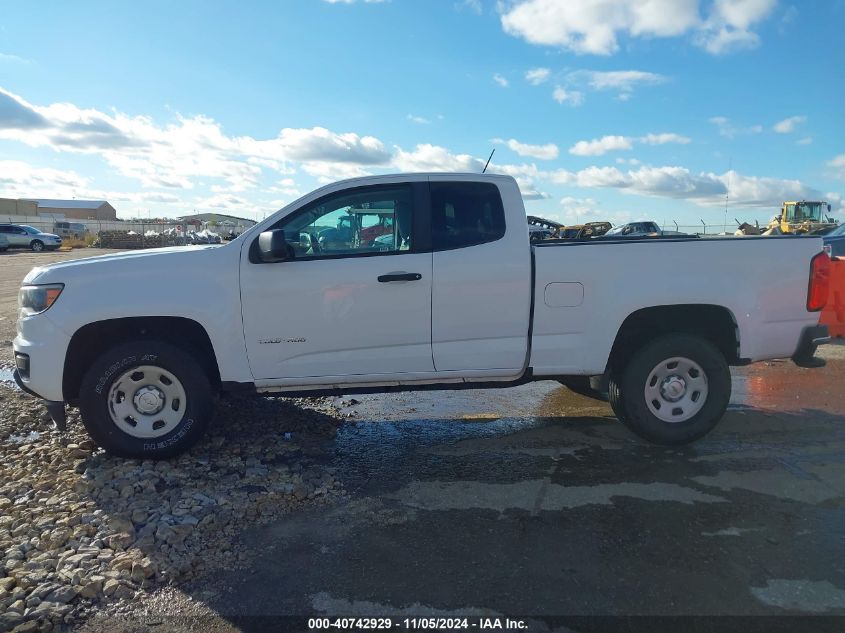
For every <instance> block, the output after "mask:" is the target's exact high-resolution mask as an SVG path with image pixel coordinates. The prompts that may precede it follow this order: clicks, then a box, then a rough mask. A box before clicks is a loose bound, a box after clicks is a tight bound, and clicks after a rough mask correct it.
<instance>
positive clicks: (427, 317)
mask: <svg viewBox="0 0 845 633" xmlns="http://www.w3.org/2000/svg"><path fill="white" fill-rule="evenodd" d="M828 271H829V263H828V258H827V256H826V255H824V254H823V253H822V240H821V239H818V238H801V237H782V238H779V237H767V238H763V237H759V238H758V237H746V238H721V239H720V238H716V239H699V238H695V237H673V238H662V237H657V238H655V237H650V238H613V237H610V238H604V237H601V238H593V239H588V240H584V241H573V240H567V241H563V240H560V241H555V240H549V241H545V242H541V243H538V244H536V245H531V244H529V239H528V227H527V223H526V215H525V209H524V207H523V203H522V197H521V195H520V192H519V188H518V186H517V184H516V182H515V181H514V180H513V179H512V178H510V177H506V176H498V175H478V174H403V175H391V176H374V177H366V178H358V179H354V180H347V181H344V182H338V183H335V184H331V185H328V186H326V187H323V188H321V189H318V190H317V191H314V192H313V193H311V194H308V195H306V196H305V197H303V198H301V199H299V200H297V201H296V202H294V203H292V204H290V205H288V206H287V207H285V208H284V209H282V210H281V211H279V212H278V213H276V214H275V215H273V216H271V217H269V218H267V219H266V220H264V221H263V222H260V223H258V224H257V225H256V226H254V227H253V228H251V229H250V230H248V231H246V232H245V233H243V234H242V235H241V236H239V237H238V238H237V239H235V240H233V241H232V242H230V243H228V244H224V245H221V246H198V247H178V248H164V249H156V250H148V251H135V252H126V253H119V254H114V255H106V256H101V257H92V258H90V259H80V260H75V261H67V262H63V263H57V264H52V265H49V266H43V267H38V268H34V269H33V270H32V271H31V272H30V273H29V274H28V275H27V276H26V278H25V279H24V281H23V286H22V288H21V291H20V305H21V308H20V314H19V320H18V334H17V337H16V338H15V340H14V352H15V360H16V367H17V369H16V372H15V375H16V378H17V381H18V384H19V385H20V386H21V388H23V389H24V390H26V391H27V392H30V393H32V394H34V395H37V396H39V397H41V398H43V399H45V400H47V401H48V402H47V406H48V410H49V411H50V412H51V415H52V416H53V419H54V421H55V422H56V424H57V425H58V426H59V427H60V428H63V425H64V422H65V406H66V404H69V405H71V406H78V407H79V408H80V410H81V414H82V420H83V423H84V424H85V426H86V428H87V430H88V432H89V434H90V435H91V437H92V438H93V439H94V440H95V441H96V442H97V443H98V444H99V445H100V446H102V447H104V448H105V449H106V450H108V451H109V452H111V453H113V454H116V455H125V456H132V457H149V458H161V457H168V456H171V455H174V454H177V453H179V452H180V451H183V450H185V449H186V448H188V447H189V446H191V445H192V444H193V443H194V442H196V441H197V440H198V438H199V437H200V436H201V435H202V433H203V430H204V429H205V427H206V425H207V424H208V422H209V420H210V418H211V417H212V413H213V408H214V400H215V395H216V394H217V393H219V392H225V391H242V392H247V391H248V392H252V393H264V394H268V393H269V394H281V395H292V394H296V395H303V394H314V395H317V394H324V393H361V392H382V391H393V390H413V389H459V388H467V387H472V388H484V387H506V386H512V385H518V384H521V383H524V382H526V381H530V380H549V379H551V380H560V381H561V382H564V384H569V385H572V386H573V388H576V389H577V388H582V389H583V387H585V385H586V382H587V380H588V377H594V378H593V381H592V384H593V386H594V387H596V388H600V386H599V385H596V384H595V383H596V382H599V383H602V382H603V383H604V386H605V389H606V391H607V393H608V397H609V399H610V402H611V405H612V406H613V410H614V412H615V413H616V415H617V417H618V418H619V419H620V420H621V421H622V422H624V423H625V424H626V425H627V426H628V427H630V428H631V429H632V430H633V431H634V432H636V433H637V434H639V435H640V436H642V437H644V438H646V439H648V440H650V441H653V442H658V443H662V444H681V443H685V442H690V441H692V440H694V439H696V438H699V437H701V436H703V435H704V434H705V433H707V432H708V431H709V430H710V429H712V428H713V427H714V426H715V424H716V423H717V422H718V421H719V419H720V418H721V417H722V415H723V413H724V411H725V408H726V407H727V404H728V400H729V398H730V394H731V375H730V371H729V366H730V365H742V364H746V363H750V362H754V361H759V360H763V359H770V358H783V357H791V358H793V359H794V360H795V361H796V362H797V363H799V364H802V365H807V366H809V365H814V364H817V363H815V362H814V361H816V359H814V358H813V354H814V352H815V348H816V345H818V344H819V343H821V342H824V341H825V340H826V338H827V333H826V329H825V328H824V327H821V326H819V325H818V321H819V310H820V309H821V308H822V307H823V305H824V302H825V300H826V297H827V283H828V281H827V279H828ZM596 377H598V378H596Z"/></svg>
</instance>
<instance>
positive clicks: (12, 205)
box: [0, 198, 38, 216]
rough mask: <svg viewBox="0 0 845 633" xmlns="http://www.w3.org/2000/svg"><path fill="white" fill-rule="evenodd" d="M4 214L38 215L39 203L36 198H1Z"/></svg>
mask: <svg viewBox="0 0 845 633" xmlns="http://www.w3.org/2000/svg"><path fill="white" fill-rule="evenodd" d="M4 215H29V216H35V215H38V203H37V202H35V201H34V200H15V199H14V198H0V216H4Z"/></svg>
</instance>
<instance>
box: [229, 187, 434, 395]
mask: <svg viewBox="0 0 845 633" xmlns="http://www.w3.org/2000/svg"><path fill="white" fill-rule="evenodd" d="M420 186H425V183H422V184H421V185H417V184H409V183H400V184H389V185H377V186H367V187H355V188H352V189H345V190H341V191H339V192H336V193H333V194H329V195H327V196H325V197H324V198H321V199H319V200H317V201H315V202H312V203H309V204H307V205H305V206H304V207H303V208H301V209H299V210H297V211H294V212H293V213H291V214H289V215H288V216H286V217H285V218H283V219H282V220H280V221H279V222H277V223H276V224H275V225H274V226H273V227H271V228H273V229H283V230H284V231H285V238H286V240H287V241H288V243H289V244H290V245H291V247H292V248H293V251H294V254H295V256H294V258H293V259H290V260H287V261H283V262H277V263H255V262H254V261H248V260H247V259H246V258H242V263H241V266H242V268H241V299H242V309H243V323H244V336H245V339H246V346H247V351H248V354H249V363H250V367H251V370H252V373H253V376H254V377H255V379H257V380H279V381H281V380H284V379H307V378H309V377H326V376H331V377H335V376H336V377H340V378H342V379H344V380H343V381H344V382H362V381H364V380H363V378H364V377H365V376H392V377H394V378H396V377H400V378H401V377H402V376H400V375H405V376H404V377H406V378H411V376H410V375H411V374H420V373H426V372H432V371H434V363H433V360H432V356H431V278H432V276H431V270H432V254H431V252H427V253H423V252H416V251H415V247H416V246H417V244H416V241H415V239H414V233H415V227H416V226H418V225H419V218H418V214H419V212H420V205H419V204H416V205H415V199H419V195H417V193H416V192H417V188H418V187H420ZM415 207H416V208H415ZM373 213H377V214H379V215H380V216H381V217H385V218H389V220H387V219H386V220H385V224H387V223H388V222H389V223H390V224H391V233H390V235H389V236H388V235H379V236H377V239H369V238H368V237H367V233H366V232H365V233H364V236H363V237H362V234H361V229H362V226H361V224H362V223H361V221H360V218H361V217H362V216H363V215H365V214H369V215H372V214H373ZM419 234H420V233H418V235H419ZM257 237H258V236H257V235H256V236H255V238H253V240H255V239H257ZM244 248H248V245H245V246H244ZM253 259H254V258H253ZM306 382H308V381H307V380H303V383H306Z"/></svg>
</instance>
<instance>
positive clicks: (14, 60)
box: [0, 53, 34, 65]
mask: <svg viewBox="0 0 845 633" xmlns="http://www.w3.org/2000/svg"><path fill="white" fill-rule="evenodd" d="M32 63H34V62H33V61H32V60H31V59H26V58H25V57H19V56H18V55H11V54H10V53H0V64H24V65H28V64H32Z"/></svg>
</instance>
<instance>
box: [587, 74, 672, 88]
mask: <svg viewBox="0 0 845 633" xmlns="http://www.w3.org/2000/svg"><path fill="white" fill-rule="evenodd" d="M573 74H575V75H577V74H584V75H585V76H586V79H587V82H588V83H589V84H590V87H592V88H594V89H595V90H619V91H620V92H631V91H632V90H633V89H634V88H636V87H637V86H654V85H657V84H662V83H665V82H666V81H668V80H669V78H668V77H666V76H665V75H660V74H658V73H652V72H646V71H644V70H610V71H597V70H592V71H577V72H576V73H573Z"/></svg>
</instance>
